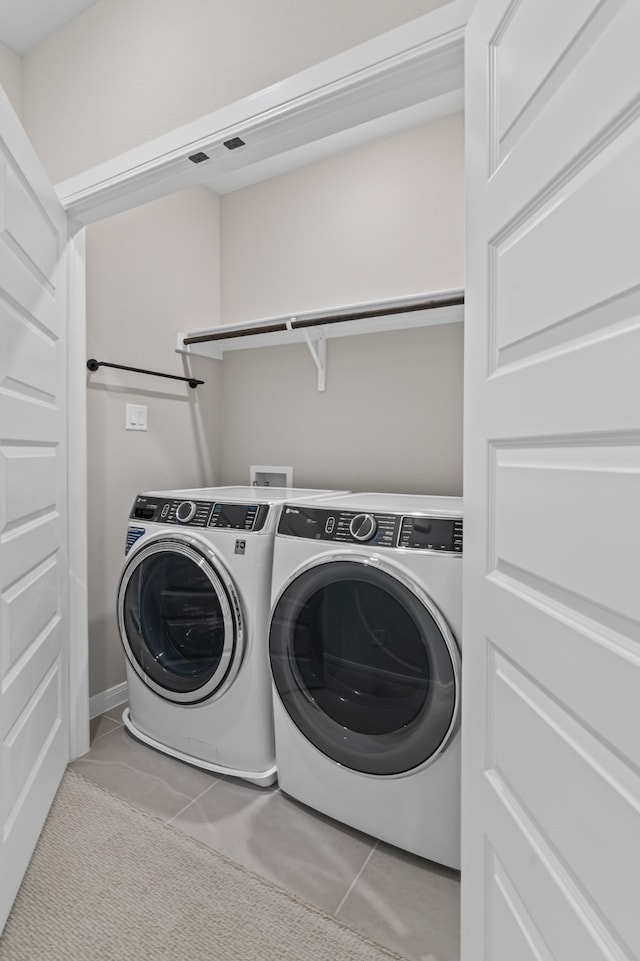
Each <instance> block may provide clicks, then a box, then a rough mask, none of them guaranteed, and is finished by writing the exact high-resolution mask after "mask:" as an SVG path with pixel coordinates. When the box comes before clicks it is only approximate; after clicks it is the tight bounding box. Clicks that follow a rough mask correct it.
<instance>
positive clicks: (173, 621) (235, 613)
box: [117, 487, 330, 786]
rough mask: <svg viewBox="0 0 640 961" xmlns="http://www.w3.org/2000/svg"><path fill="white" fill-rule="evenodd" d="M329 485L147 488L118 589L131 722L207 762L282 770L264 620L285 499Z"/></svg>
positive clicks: (133, 521) (132, 522) (257, 775)
mask: <svg viewBox="0 0 640 961" xmlns="http://www.w3.org/2000/svg"><path fill="white" fill-rule="evenodd" d="M329 493H330V492H328V491H320V490H318V491H313V490H299V489H294V488H259V487H217V488H204V489H201V490H173V491H160V492H147V493H144V494H139V495H138V496H137V497H136V499H135V502H134V504H133V508H132V510H131V515H130V518H129V522H128V527H127V542H126V561H125V566H124V570H123V572H122V576H121V579H120V584H119V587H118V595H117V610H118V627H119V630H120V637H121V640H122V644H123V646H124V650H125V654H126V656H127V686H128V694H129V706H128V708H127V709H126V710H125V712H124V715H123V720H124V723H125V725H126V727H127V728H128V729H129V731H130V732H131V733H132V734H133V735H134V736H135V737H137V738H138V739H140V740H142V741H144V742H145V743H147V744H149V745H151V746H152V747H154V748H156V749H158V750H160V751H163V752H165V753H167V754H171V755H173V756H174V757H178V758H180V759H181V760H184V761H187V762H189V763H191V764H195V765H197V766H199V767H202V768H205V769H207V770H211V771H216V772H219V773H222V774H229V775H233V776H235V777H239V778H244V779H245V780H248V781H251V782H253V783H254V784H258V785H263V786H267V785H269V784H273V782H274V781H275V780H276V765H275V750H274V736H273V719H272V709H271V681H270V672H269V660H268V643H267V641H268V633H267V632H268V619H269V607H270V588H271V562H272V556H273V542H274V534H275V528H276V524H277V519H278V515H279V512H280V505H281V504H282V503H283V501H285V500H286V501H288V502H290V503H291V502H295V500H296V498H302V497H304V498H309V497H311V496H318V497H319V496H321V495H325V496H326V495H328V494H329Z"/></svg>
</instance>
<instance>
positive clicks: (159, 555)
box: [118, 538, 242, 703]
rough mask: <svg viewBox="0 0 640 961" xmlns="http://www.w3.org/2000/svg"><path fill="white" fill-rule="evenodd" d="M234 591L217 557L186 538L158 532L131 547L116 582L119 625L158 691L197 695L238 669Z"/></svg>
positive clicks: (136, 664) (174, 696)
mask: <svg viewBox="0 0 640 961" xmlns="http://www.w3.org/2000/svg"><path fill="white" fill-rule="evenodd" d="M230 592H233V587H232V585H231V584H230V583H227V586H225V583H224V582H223V579H222V577H221V576H220V573H219V571H218V570H217V569H216V568H214V566H213V562H212V559H211V558H210V557H207V556H206V554H205V552H204V551H202V550H199V549H198V548H197V547H195V546H194V545H193V544H191V543H188V542H187V541H186V540H185V541H180V540H179V539H177V538H158V539H157V540H154V541H151V542H149V543H148V544H147V545H146V546H144V547H141V548H140V549H139V550H138V551H136V552H135V554H133V556H132V557H131V559H130V560H129V562H128V564H127V566H126V567H125V569H124V572H123V574H122V578H121V580H120V586H119V588H118V626H119V629H120V637H121V640H122V643H123V646H124V649H125V653H126V655H127V657H128V659H129V662H130V663H131V666H132V667H133V669H134V670H135V671H136V673H137V674H138V675H139V676H140V677H141V678H142V680H143V681H144V682H145V684H147V685H148V686H149V687H150V688H151V689H152V690H154V691H155V692H156V693H157V694H160V695H161V696H162V697H165V698H167V699H168V700H170V701H179V702H182V703H196V702H198V701H202V700H205V699H206V698H208V697H211V695H212V694H213V693H214V692H216V691H217V690H218V689H219V688H220V687H221V686H222V685H223V684H224V683H225V682H227V681H228V680H229V678H230V675H231V674H232V673H233V668H234V665H235V670H237V667H238V665H239V660H240V657H241V654H242V652H241V649H240V647H241V644H240V641H241V632H240V629H239V628H240V625H239V622H238V618H237V616H236V615H235V614H234V605H233V603H232V602H231V600H230ZM236 603H237V601H236Z"/></svg>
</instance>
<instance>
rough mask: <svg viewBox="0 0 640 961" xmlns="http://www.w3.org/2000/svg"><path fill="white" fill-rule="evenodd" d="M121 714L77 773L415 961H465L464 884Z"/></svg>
mask: <svg viewBox="0 0 640 961" xmlns="http://www.w3.org/2000/svg"><path fill="white" fill-rule="evenodd" d="M122 711H123V708H122V707H118V708H115V709H114V710H112V711H108V712H107V713H106V714H103V715H102V717H99V718H96V719H95V720H93V721H92V722H91V750H90V751H89V753H88V754H85V755H84V756H83V757H81V758H79V759H78V760H77V761H74V762H73V764H72V765H71V767H72V768H73V769H74V770H76V771H79V772H81V773H82V774H84V775H85V776H86V777H88V778H90V779H91V780H92V781H95V782H96V783H97V784H101V785H103V786H104V787H105V788H107V789H108V790H109V791H111V792H112V793H113V794H116V795H118V796H119V797H122V798H124V799H126V800H127V801H129V802H130V803H131V804H133V805H135V806H136V807H138V808H139V809H140V810H142V811H146V812H148V813H150V814H153V815H154V816H156V817H159V818H161V819H162V820H164V821H166V822H168V823H169V824H171V825H172V826H173V827H174V828H176V829H177V830H179V831H182V832H184V833H185V834H188V835H191V836H192V837H194V838H197V839H198V840H199V841H201V842H203V843H204V844H206V845H208V846H209V847H211V848H213V849H215V850H216V851H220V852H222V854H225V855H226V856H227V857H230V858H232V859H233V860H234V861H237V862H238V863H240V864H243V865H244V866H245V867H247V868H249V869H250V870H251V871H254V872H255V873H256V874H260V875H262V876H263V877H265V878H268V879H269V880H270V881H273V882H274V883H276V884H278V885H280V886H281V887H283V888H286V889H288V890H289V891H292V892H293V893H294V894H297V895H298V896H299V897H301V898H302V899H303V900H305V901H307V902H308V903H310V904H314V905H316V906H317V907H319V908H321V909H322V910H323V911H326V912H328V913H330V914H335V915H336V917H337V918H339V919H340V920H341V921H344V923H345V924H348V925H350V926H351V927H354V928H357V929H359V930H361V931H363V932H364V933H365V934H367V935H368V936H369V937H371V938H373V939H374V940H376V941H378V942H379V943H381V944H385V945H387V946H388V947H390V948H393V949H394V950H396V951H399V952H400V953H402V954H404V955H405V956H406V957H407V958H409V959H411V961H458V959H459V957H460V947H459V933H458V932H459V922H460V917H459V915H460V876H459V874H458V873H457V872H455V871H450V870H448V869H447V868H443V867H440V866H439V865H436V864H433V863H431V862H430V861H424V860H423V859H421V858H417V857H414V856H413V855H410V854H407V853H406V852H404V851H400V850H399V849H398V848H394V847H391V846H390V845H388V844H384V843H383V842H381V841H376V840H375V839H374V838H371V837H369V836H368V835H366V834H361V833H360V832H358V831H354V830H353V829H352V828H349V827H345V826H344V825H342V824H339V823H338V822H337V821H333V820H331V819H330V818H326V817H324V815H322V814H318V813H317V812H315V811H312V810H311V809H309V808H307V807H305V806H304V805H301V804H298V803H297V802H296V801H293V800H291V799H290V798H288V797H286V796H285V795H284V794H282V793H281V792H280V791H279V789H278V788H277V787H273V788H266V789H265V788H258V787H254V786H252V785H250V784H247V783H245V782H243V781H239V780H236V779H235V778H227V777H219V776H218V775H215V774H210V773H208V772H206V771H201V770H200V769H199V768H195V767H191V766H190V765H188V764H183V763H182V762H181V761H177V760H175V759H174V758H171V757H168V756H166V755H164V754H161V753H159V752H158V751H154V750H153V749H152V748H150V747H147V746H146V745H145V744H141V743H140V742H139V741H136V740H135V738H133V737H132V736H131V735H130V734H129V733H128V731H127V730H126V729H125V728H124V727H123V725H122V720H121V718H122Z"/></svg>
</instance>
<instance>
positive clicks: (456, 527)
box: [269, 494, 462, 869]
mask: <svg viewBox="0 0 640 961" xmlns="http://www.w3.org/2000/svg"><path fill="white" fill-rule="evenodd" d="M461 620H462V500H461V499H460V498H457V497H426V496H425V497H422V496H409V495H407V496H405V495H392V494H352V495H346V496H336V497H335V498H332V499H330V500H329V501H325V502H324V503H322V504H312V503H311V502H309V503H305V502H298V503H293V502H292V503H287V504H286V505H285V506H284V507H283V508H282V512H281V515H280V521H279V525H278V531H277V534H276V540H275V548H274V559H273V578H272V612H271V621H270V636H269V649H270V660H271V671H272V676H273V684H274V698H273V700H274V704H273V709H274V720H275V738H276V762H277V765H278V781H279V784H280V787H281V789H282V790H283V791H284V792H285V793H286V794H289V795H291V796H292V797H294V798H296V799H297V800H299V801H302V802H303V803H305V804H307V805H309V806H310V807H312V808H314V809H316V810H318V811H321V812H323V813H324V814H327V815H329V816H330V817H333V818H335V819H336V820H338V821H342V822H343V823H345V824H349V825H351V826H353V827H355V828H357V829H358V830H360V831H364V832H366V833H368V834H371V835H373V836H374V837H376V838H380V839H381V840H384V841H387V842H389V843H390V844H393V845H396V846H397V847H400V848H404V849H405V850H407V851H411V852H413V853H414V854H417V855H420V856H422V857H425V858H429V859H430V860H432V861H436V862H438V863H440V864H444V865H448V866H449V867H453V868H457V869H459V867H460V680H461V679H460V672H461V655H460V637H461V626H462V625H461Z"/></svg>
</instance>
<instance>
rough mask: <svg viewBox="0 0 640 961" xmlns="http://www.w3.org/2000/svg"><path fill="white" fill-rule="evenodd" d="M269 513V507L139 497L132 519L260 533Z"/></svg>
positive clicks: (134, 506)
mask: <svg viewBox="0 0 640 961" xmlns="http://www.w3.org/2000/svg"><path fill="white" fill-rule="evenodd" d="M268 514H269V505H268V504H226V503H221V502H218V501H200V500H195V501H192V500H186V499H185V500H178V499H177V498H164V497H152V496H149V495H148V494H138V496H137V497H136V499H135V501H134V503H133V507H132V508H131V514H130V515H129V516H130V518H131V519H132V520H135V521H138V522H140V521H148V522H149V523H150V524H175V525H177V526H179V527H215V528H217V529H227V530H234V531H260V530H262V528H263V527H264V525H265V522H266V520H267V516H268Z"/></svg>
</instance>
